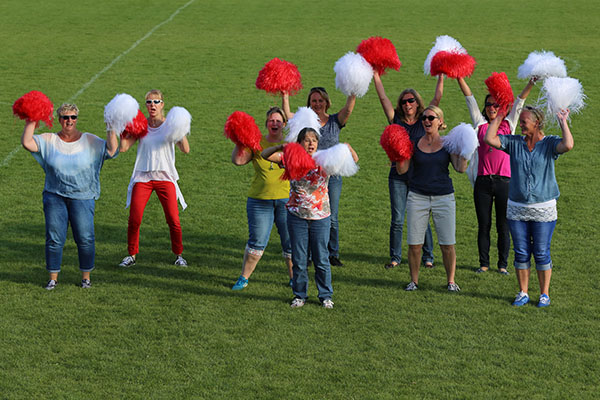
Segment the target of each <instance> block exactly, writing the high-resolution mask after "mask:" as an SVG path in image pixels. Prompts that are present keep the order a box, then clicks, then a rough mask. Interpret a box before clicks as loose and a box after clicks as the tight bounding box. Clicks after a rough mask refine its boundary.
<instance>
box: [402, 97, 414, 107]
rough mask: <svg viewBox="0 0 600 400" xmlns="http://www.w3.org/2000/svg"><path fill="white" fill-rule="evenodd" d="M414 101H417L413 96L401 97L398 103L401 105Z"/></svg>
mask: <svg viewBox="0 0 600 400" xmlns="http://www.w3.org/2000/svg"><path fill="white" fill-rule="evenodd" d="M415 101H417V99H415V98H414V97H411V98H410V99H402V100H400V104H401V105H405V104H406V103H410V104H412V103H414V102H415Z"/></svg>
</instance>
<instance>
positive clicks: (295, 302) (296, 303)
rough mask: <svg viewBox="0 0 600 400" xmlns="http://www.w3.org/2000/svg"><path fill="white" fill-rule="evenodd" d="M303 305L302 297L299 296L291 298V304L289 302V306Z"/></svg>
mask: <svg viewBox="0 0 600 400" xmlns="http://www.w3.org/2000/svg"><path fill="white" fill-rule="evenodd" d="M303 305H304V299H301V298H300V297H296V298H295V299H294V300H292V304H290V307H292V308H300V307H302V306H303Z"/></svg>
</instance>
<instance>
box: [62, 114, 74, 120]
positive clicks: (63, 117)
mask: <svg viewBox="0 0 600 400" xmlns="http://www.w3.org/2000/svg"><path fill="white" fill-rule="evenodd" d="M60 117H61V118H62V119H64V120H65V121H68V120H69V119H71V120H73V121H75V120H76V119H77V115H61V116H60Z"/></svg>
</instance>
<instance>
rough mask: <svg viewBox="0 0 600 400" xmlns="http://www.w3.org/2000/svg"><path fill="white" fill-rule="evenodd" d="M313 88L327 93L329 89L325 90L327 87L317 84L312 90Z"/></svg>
mask: <svg viewBox="0 0 600 400" xmlns="http://www.w3.org/2000/svg"><path fill="white" fill-rule="evenodd" d="M313 90H319V91H321V92H325V93H327V90H325V88H324V87H323V86H315V87H314V88H311V89H310V91H311V92H312V91H313Z"/></svg>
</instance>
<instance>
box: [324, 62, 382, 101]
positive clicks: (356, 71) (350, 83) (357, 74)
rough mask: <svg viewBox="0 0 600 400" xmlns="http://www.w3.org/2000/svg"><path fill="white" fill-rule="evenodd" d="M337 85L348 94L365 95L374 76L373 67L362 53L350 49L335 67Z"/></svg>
mask: <svg viewBox="0 0 600 400" xmlns="http://www.w3.org/2000/svg"><path fill="white" fill-rule="evenodd" d="M333 71H334V72H335V87H336V88H337V89H338V90H340V91H341V92H342V93H344V94H345V95H346V96H350V95H356V96H357V97H363V96H364V95H365V94H366V93H367V91H368V90H369V84H370V83H371V79H372V78H373V67H371V64H369V63H368V62H367V60H365V58H364V57H363V56H361V55H360V54H356V53H353V52H351V51H349V52H348V53H346V55H344V56H343V57H342V58H340V59H339V60H337V62H336V63H335V65H334V67H333Z"/></svg>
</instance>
